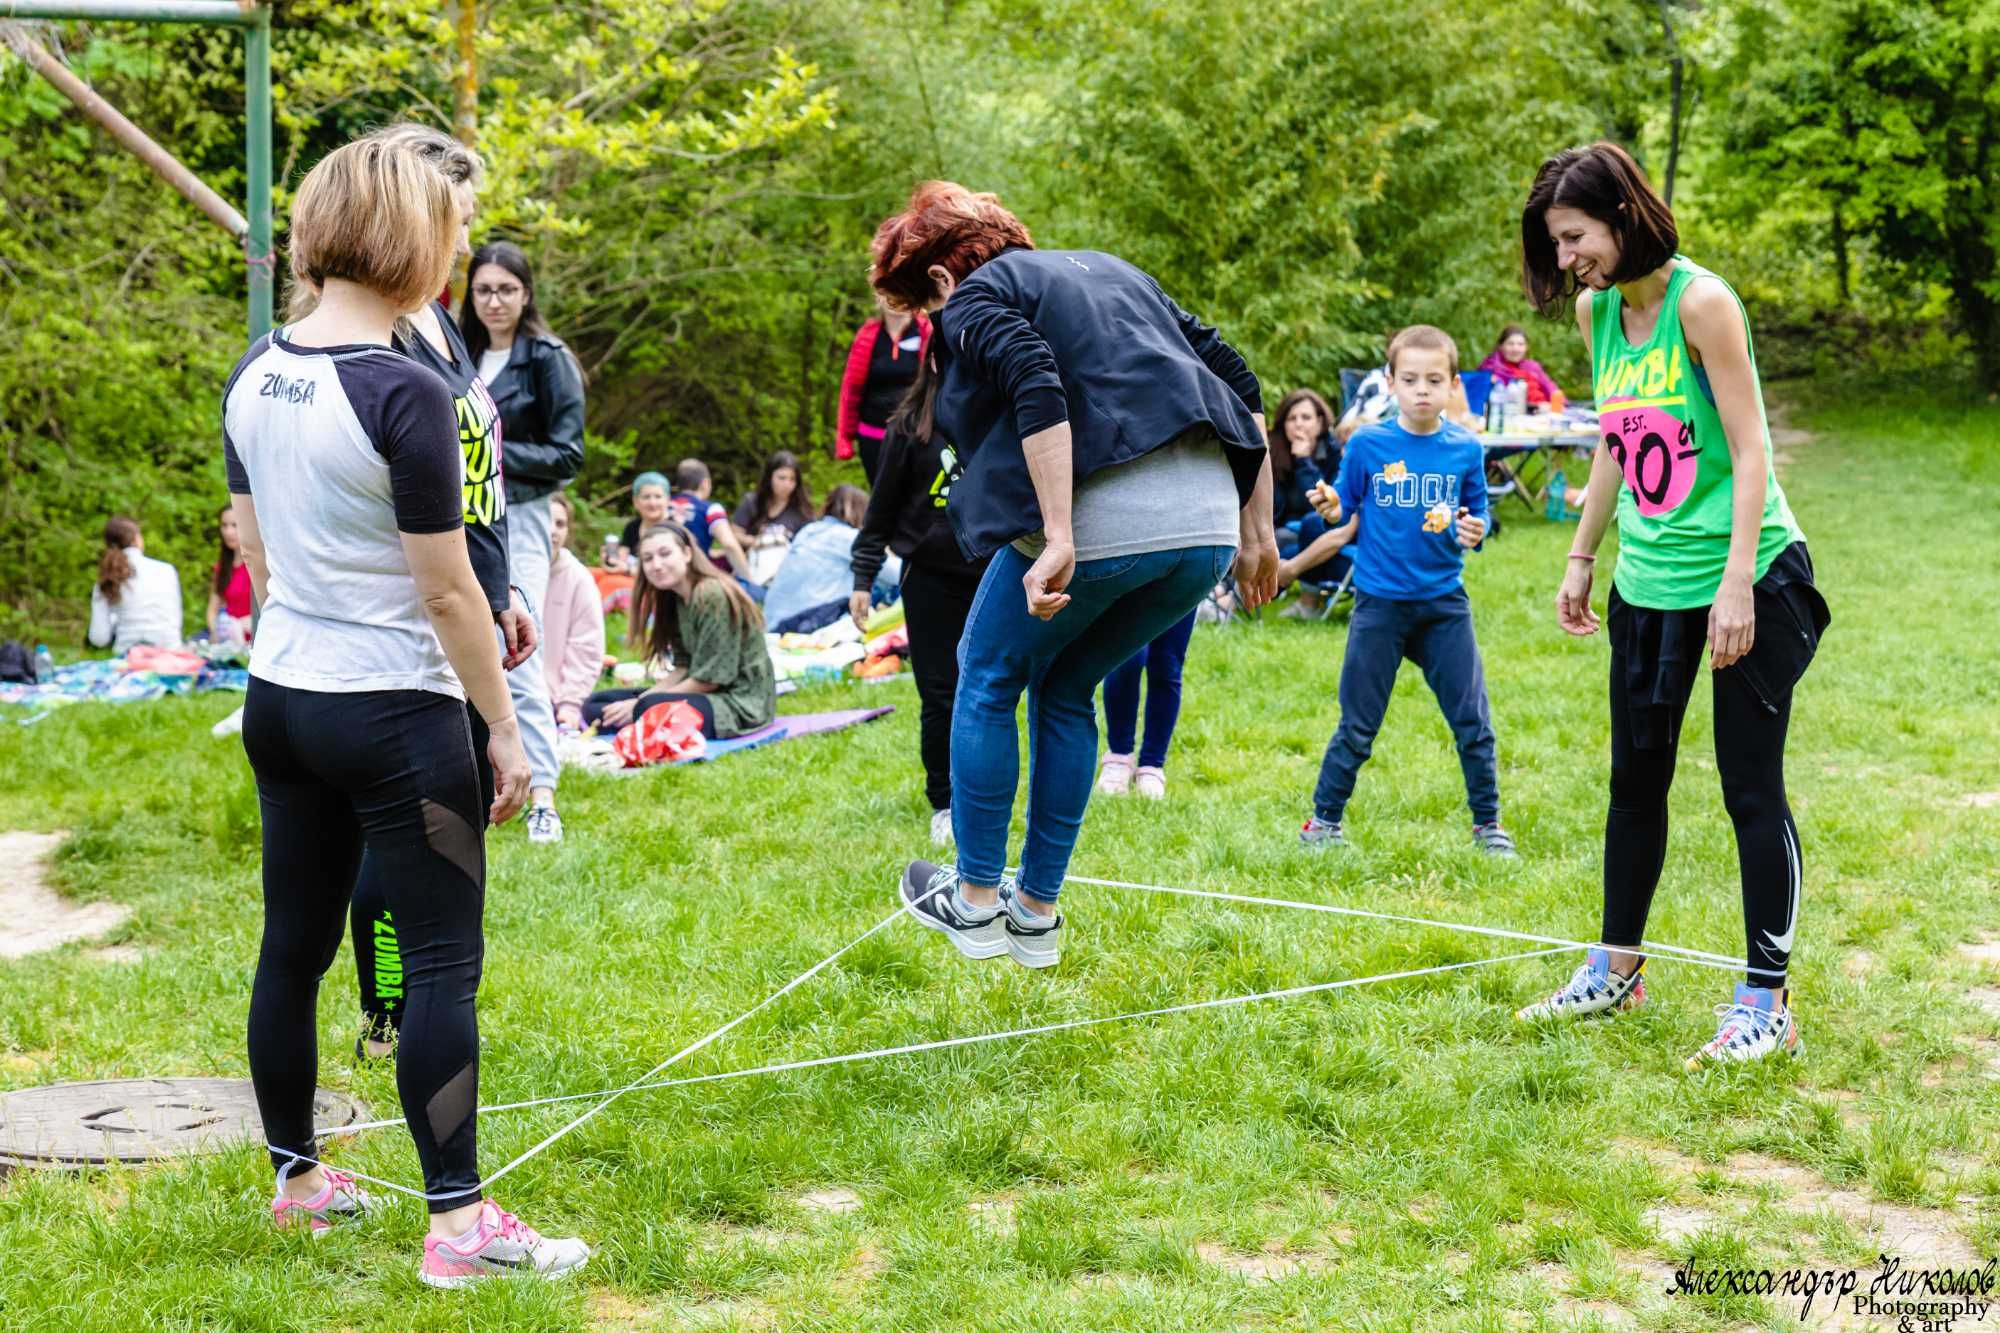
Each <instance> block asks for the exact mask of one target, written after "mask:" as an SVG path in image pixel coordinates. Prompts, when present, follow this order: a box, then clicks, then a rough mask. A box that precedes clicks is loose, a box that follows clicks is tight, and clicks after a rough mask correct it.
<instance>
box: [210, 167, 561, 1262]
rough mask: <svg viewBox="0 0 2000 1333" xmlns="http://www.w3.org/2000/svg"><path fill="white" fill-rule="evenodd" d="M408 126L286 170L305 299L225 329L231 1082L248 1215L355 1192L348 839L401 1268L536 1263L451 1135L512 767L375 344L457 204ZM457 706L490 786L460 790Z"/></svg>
mask: <svg viewBox="0 0 2000 1333" xmlns="http://www.w3.org/2000/svg"><path fill="white" fill-rule="evenodd" d="M456 203H457V201H456V200H455V199H454V198H453V194H452V189H451V185H450V183H449V182H448V181H446V180H445V178H444V177H443V176H442V175H441V174H440V173H439V172H438V171H437V170H436V168H435V167H434V166H433V165H432V164H431V163H429V162H427V161H426V160H425V159H424V158H423V156H422V155H421V154H419V153H418V152H416V151H415V150H413V149H411V148H410V147H408V146H407V145H401V144H396V143H392V142H382V141H379V140H374V141H371V140H362V141H360V142H357V143H352V144H348V145H346V146H345V147H342V148H338V149H335V150H334V151H333V152H332V153H329V154H328V155H327V156H326V157H325V158H324V159H322V160H321V161H320V163H319V164H318V165H317V166H315V167H314V168H313V169H312V171H311V172H309V173H307V175H306V178H305V180H304V181H303V182H302V183H301V184H300V186H299V190H298V194H297V196H296V198H295V200H294V202H293V206H292V215H291V220H290V222H291V229H290V230H291V267H292V274H293V276H294V278H295V279H297V280H298V281H300V282H303V283H309V284H311V286H312V287H313V288H314V289H315V290H316V291H317V293H318V302H317V305H316V306H315V308H314V309H313V311H312V313H311V314H309V315H307V316H306V317H305V318H304V319H301V320H299V321H298V322H297V323H295V324H292V325H290V326H288V327H286V328H282V329H279V330H276V331H274V332H272V333H271V334H268V335H267V336H265V337H263V338H260V339H258V340H257V342H256V343H254V344H252V346H251V348H250V350H249V351H248V352H247V353H245V355H244V357H243V359H242V361H241V362H239V363H238V365H237V367H236V370H235V372H234V373H233V374H232V375H231V376H230V379H229V384H228V387H227V389H226V390H225V392H224V396H223V457H224V466H225V470H226V472H227V475H228V478H229V493H230V504H231V506H232V507H233V508H234V510H235V512H236V518H237V524H238V528H239V540H240V544H241V547H242V551H243V558H244V562H245V563H246V564H247V565H248V566H249V569H250V578H251V582H252V584H253V586H254V587H255V589H256V592H257V594H258V600H259V602H260V603H261V605H262V606H263V617H262V620H261V621H260V623H259V628H258V635H257V642H256V645H255V647H254V649H253V650H252V653H251V660H250V688H249V693H248V695H247V697H246V698H245V701H244V719H243V743H244V749H245V750H246V751H247V752H248V755H249V758H250V765H251V769H252V771H253V773H254V774H255V777H256V782H257V793H258V801H259V805H260V808H261V812H262V822H263V884H264V935H263V943H262V946H261V949H260V951H259V954H258V960H257V974H256V980H255V983H254V985H253V988H252V991H251V997H250V1023H249V1057H250V1076H251V1082H252V1084H253V1086H254V1088H255V1090H256V1095H257V1105H258V1110H259V1113H260V1115H261V1117H262V1120H263V1124H264V1132H265V1137H266V1140H267V1142H268V1144H269V1147H270V1151H271V1161H272V1164H273V1165H274V1166H275V1167H276V1169H277V1175H278V1182H277V1194H276V1197H275V1198H274V1199H273V1200H272V1204H271V1213H272V1217H273V1219H274V1220H275V1221H276V1222H277V1223H278V1224H279V1225H281V1226H285V1225H303V1226H306V1227H308V1228H310V1229H311V1230H312V1231H315V1232H319V1231H323V1230H326V1229H327V1228H329V1227H332V1226H334V1225H337V1224H339V1223H342V1222H345V1221H349V1220H352V1219H355V1218H358V1217H360V1216H362V1215H364V1214H365V1213H366V1212H368V1211H369V1208H370V1200H369V1198H368V1195H367V1194H366V1193H365V1192H364V1191H362V1190H361V1189H360V1187H359V1186H358V1184H357V1183H356V1180H355V1178H354V1177H353V1176H352V1175H350V1174H348V1173H345V1172H341V1171H337V1170H334V1169H332V1168H330V1167H327V1166H326V1165H325V1164H324V1163H323V1162H321V1161H320V1160H319V1147H318V1144H317V1142H316V1140H315V1137H314V1131H313V1092H314V1088H315V1085H316V1083H317V1074H318V1068H317V1067H318V1023H317V1021H316V1003H315V1002H316V997H317V995H318V991H319V982H320V978H321V976H322V975H324V973H325V971H326V969H327V967H328V965H329V964H330V963H331V962H332V960H333V957H334V954H335V952H336V951H337V950H338V948H339V945H340V936H341V933H342V928H343V926H344V925H345V924H346V918H347V908H348V899H349V896H350V895H351V894H352V892H353V890H354V884H355V877H356V873H357V871H358V870H359V868H360V864H361V860H362V856H363V854H364V852H365V853H366V855H367V857H368V858H369V860H370V861H371V862H372V863H373V865H374V866H375V868H376V873H378V874H379V875H380V876H381V882H382V883H383V885H384V886H385V889H386V892H387V895H388V898H389V901H390V904H391V905H392V907H393V908H394V910H395V913H396V921H397V925H398V929H399V931H400V934H401V936H402V944H403V958H404V959H405V960H406V961H407V966H406V967H405V969H404V972H405V975H404V977H403V991H404V996H405V1000H406V1005H407V1012H406V1014H405V1016H404V1021H403V1027H402V1046H401V1049H400V1051H399V1053H398V1058H397V1061H396V1083H397V1090H398V1092H399V1093H400V1095H401V1099H402V1103H403V1111H404V1114H405V1116H406V1117H407V1118H408V1119H407V1123H408V1127H409V1132H410V1136H411V1138H412V1139H413V1140H414V1141H415V1143H416V1148H417V1156H418V1159H419V1161H420V1162H421V1163H422V1166H423V1176H424V1189H425V1198H426V1200H427V1202H428V1203H429V1205H430V1227H429V1234H428V1236H427V1237H426V1239H425V1241H424V1252H423V1259H422V1261H421V1263H420V1265H419V1268H418V1274H419V1277H420V1278H421V1279H422V1280H423V1281H424V1282H425V1283H427V1284H429V1285H432V1286H439V1287H456V1286H463V1285H466V1284H468V1283H472V1282H477V1281H481V1280H483V1279H485V1278H489V1277H495V1276H500V1275H503V1274H509V1275H527V1276H541V1277H554V1276H559V1275H561V1274H563V1273H566V1272H569V1271H571V1270H573V1269H575V1268H577V1267H579V1266H581V1265H582V1264H583V1263H584V1261H585V1260H586V1259H587V1258H588V1256H589V1251H588V1249H587V1248H586V1247H585V1246H584V1245H583V1243H582V1242H581V1241H575V1240H548V1239H544V1238H543V1237H542V1236H540V1235H539V1234H537V1233H536V1232H535V1231H533V1230H532V1229H530V1228H528V1227H526V1226H523V1225H522V1224H521V1223H520V1222H519V1221H517V1220H516V1219H515V1218H514V1217H513V1216H512V1215H511V1214H509V1213H507V1212H505V1211H504V1210H502V1209H501V1208H500V1207H499V1206H498V1205H497V1204H495V1203H494V1202H493V1201H492V1200H490V1199H486V1198H484V1197H483V1189H482V1186H481V1181H480V1175H479V1168H478V1151H477V1134H478V1116H477V1113H476V1112H477V1107H478V1101H479V1032H478V1019H477V1014H476V1008H475V999H474V997H475V996H476V994H477V992H478V987H479V975H480V963H481V955H482V950H483V941H482V936H481V916H482V914H483V910H484V902H485V881H486V850H485V823H486V820H487V819H488V818H491V819H492V820H494V821H496V822H499V821H504V820H506V819H508V818H510V817H511V816H513V815H514V814H515V813H516V812H517V811H518V810H519V809H520V808H521V804H522V802H523V800H524V799H525V797H526V794H527V793H526V788H527V782H528V771H527V760H526V757H525V755H524V754H523V751H522V748H521V739H520V731H519V727H518V725H517V724H516V723H515V721H514V717H513V713H512V710H511V708H510V707H509V704H508V696H507V682H506V678H505V675H504V673H503V672H502V669H501V661H500V649H499V645H498V643H497V642H496V637H495V635H494V630H493V608H492V607H491V605H490V603H489V599H488V597H487V596H486V594H485V592H484V591H483V590H482V589H481V587H480V584H479V580H478V577H477V576H476V575H475V573H474V571H473V567H472V562H471V560H470V559H469V557H468V556H467V553H466V539H465V522H464V509H465V496H466V492H465V475H466V473H465V459H464V455H463V454H462V453H461V451H460V448H459V435H460V430H459V426H460V423H459V421H458V419H457V416H456V412H455V410H454V406H453V401H452V394H451V391H450V389H449V388H447V387H446V385H445V384H444V382H443V381H442V380H440V379H439V377H438V376H437V375H436V374H435V373H434V372H433V371H431V370H429V369H427V368H426V367H424V366H423V365H421V364H419V363H418V362H416V361H415V360H412V359H411V358H409V357H406V356H402V355H398V354H397V352H396V351H395V350H394V349H393V348H392V346H391V344H392V341H393V339H394V337H395V326H396V322H397V320H398V319H399V318H400V317H404V316H407V315H408V314H409V313H410V312H411V311H414V310H418V309H420V308H421V307H422V306H423V305H424V303H425V302H426V301H427V300H428V299H429V298H430V297H431V296H432V294H434V293H435V292H437V291H438V290H439V289H440V288H442V287H443V285H444V283H445V279H446V277H447V276H448V275H449V273H450V269H451V265H452V260H453V255H454V252H455V250H456V248H457V240H458V235H459V232H460V230H461V227H462V215H461V213H460V210H459V209H458V208H457V207H456ZM468 700H469V701H470V702H471V703H472V705H473V706H475V707H476V708H477V709H478V710H479V712H480V714H481V716H483V717H484V718H485V719H486V727H487V739H486V745H485V748H486V751H487V755H488V758H489V760H490V762H491V763H492V766H493V771H494V774H495V779H496V787H497V790H496V794H495V796H494V797H493V799H492V801H491V803H490V805H486V806H485V808H483V809H482V805H484V804H485V803H484V802H482V799H481V792H480V786H479V776H478V772H477V769H476V767H475V765H474V762H473V738H472V731H471V726H470V722H469V720H468V718H467V715H466V704H467V702H468Z"/></svg>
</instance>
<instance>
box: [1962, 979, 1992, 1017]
mask: <svg viewBox="0 0 2000 1333" xmlns="http://www.w3.org/2000/svg"><path fill="white" fill-rule="evenodd" d="M1965 998H1966V999H1968V1000H1970V1001H1972V1002H1973V1003H1974V1004H1976V1005H1978V1006H1979V1007H1980V1008H1981V1009H1984V1010H1985V1011H1986V1012H1987V1013H1989V1014H1991V1015H1993V1016H1994V1017H1995V1018H2000V986H1974V987H1973V988H1972V989H1971V990H1969V991H1967V992H1966V993H1965Z"/></svg>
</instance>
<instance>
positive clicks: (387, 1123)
mask: <svg viewBox="0 0 2000 1333" xmlns="http://www.w3.org/2000/svg"><path fill="white" fill-rule="evenodd" d="M902 915H903V909H902V908H900V907H899V908H897V909H896V910H895V911H893V912H891V913H889V915H887V916H885V917H883V918H882V919H881V920H880V921H877V922H876V923H875V924H874V925H872V926H870V927H869V928H868V929H867V930H864V931H863V932H861V934H859V935H856V936H855V937H854V938H853V939H851V940H849V941H848V942H847V943H845V944H843V945H841V946H840V947H839V948H838V949H835V950H834V951H833V952H832V953H830V954H828V955H827V956H826V957H824V958H822V959H820V960H819V961H818V962H817V963H814V964H813V965H812V966H811V967H809V968H807V969H806V970H805V971H803V972H801V973H799V974H798V975H797V976H795V977H793V978H792V979H791V980H790V981H788V982H786V983H785V984H784V985H782V986H780V987H778V989H776V990H774V991H772V992H771V993H770V994H769V995H766V996H765V997H764V998H763V999H762V1000H759V1001H758V1002H757V1003H756V1004H755V1005H753V1006H752V1007H750V1008H749V1009H746V1010H744V1011H743V1012H742V1013H740V1014H738V1015H737V1016H736V1017H734V1018H732V1019H730V1020H729V1021H728V1022H727V1023H724V1024H723V1025H722V1026H721V1027H719V1028H717V1029H715V1031H713V1032H711V1033H709V1034H708V1035H707V1036H705V1037H702V1038H701V1039H699V1040H697V1041H695V1042H692V1043H690V1044H689V1045H687V1046H684V1047H682V1048H681V1049H680V1050H678V1051H676V1052H675V1053H674V1054H672V1055H670V1056H668V1057H667V1058H666V1059H664V1060H662V1061H660V1063H658V1064H656V1065H654V1066H653V1067H652V1068H651V1069H649V1070H647V1071H646V1072H645V1073H643V1074H641V1075H640V1076H639V1077H638V1078H636V1079H634V1080H633V1081H632V1082H630V1083H628V1084H626V1085H625V1086H624V1087H622V1088H611V1089H607V1090H605V1091H602V1092H594V1093H589V1094H587V1095H588V1096H591V1097H602V1098H603V1099H604V1100H603V1102H602V1104H600V1105H598V1106H594V1107H592V1108H591V1109H590V1110H588V1111H586V1112H584V1113H583V1114H582V1115H580V1116H578V1117H577V1118H576V1119H574V1120H572V1121H571V1122H570V1123H569V1124H567V1125H564V1126H563V1127H562V1128H561V1129H559V1130H557V1131H556V1132H555V1133H553V1134H551V1135H549V1136H548V1137H547V1138H545V1139H543V1140H542V1141H541V1142H540V1143H537V1144H536V1145H535V1146H534V1147H532V1148H530V1149H528V1151H526V1152H524V1153H522V1154H521V1155H520V1156H519V1157H516V1158H515V1159H514V1160H513V1161H511V1162H509V1163H507V1165H505V1166H503V1167H501V1168H500V1169H499V1170H498V1171H496V1172H494V1173H493V1174H492V1175H490V1176H487V1177H486V1178H485V1179H484V1180H483V1181H481V1182H480V1188H481V1189H482V1190H483V1189H485V1188H486V1187H488V1186H490V1185H492V1184H493V1182H494V1181H496V1180H498V1179H500V1177H502V1176H504V1175H506V1174H507V1173H508V1172H509V1171H512V1170H513V1169H514V1168H515V1167H517V1166H519V1165H521V1164H522V1163H523V1162H525V1161H527V1160H528V1159H529V1158H531V1157H533V1156H535V1155H536V1154H537V1153H539V1152H541V1151H542V1150H543V1149H545V1148H547V1147H548V1146H549V1145H550V1144H552V1143H554V1142H555V1141H556V1140H557V1139H560V1138H561V1137H562V1136H563V1135H565V1134H567V1133H569V1132H570V1131H571V1130H573V1129H576V1128H578V1127H579V1126H581V1125H582V1124H584V1122H586V1121H588V1120H590V1119H591V1118H592V1117H594V1116H595V1115H597V1113H598V1112H600V1111H602V1110H603V1109H604V1108H605V1107H606V1106H609V1105H611V1103H613V1102H615V1101H617V1100H618V1099H619V1098H620V1097H623V1096H624V1095H625V1094H626V1093H628V1092H631V1091H634V1090H635V1089H637V1088H638V1087H639V1086H640V1085H641V1084H643V1083H645V1082H646V1081H647V1080H648V1079H651V1078H653V1077H654V1076H655V1075H657V1074H658V1073H659V1072H660V1071H661V1070H663V1069H666V1068H668V1067H670V1066H672V1065H674V1064H677V1063H679V1062H680V1061H682V1060H685V1059H686V1058H687V1057H688V1056H690V1055H693V1054H694V1053H695V1052H696V1051H699V1050H701V1049H702V1048H703V1047H705V1046H708V1045H710V1044H712V1043H714V1042H716V1041H719V1040H721V1039H722V1038H723V1037H726V1036H728V1035H729V1033H730V1032H731V1031H733V1030H734V1029H736V1028H737V1027H740V1026H741V1025H742V1024H744V1023H746V1022H748V1021H749V1020H750V1019H751V1018H753V1017H754V1016H756V1015H757V1014H758V1013H760V1012H761V1011H763V1010H764V1009H765V1008H766V1007H768V1006H770V1005H771V1004H774V1003H776V1002H777V1001H778V1000H780V999H782V998H783V997H784V996H786V995H789V994H790V993H791V992H792V991H794V990H796V989H798V988H799V987H800V986H802V985H804V984H805V983H806V982H807V981H810V980H811V979H812V978H813V977H816V976H818V975H819V974H820V973H821V972H823V971H825V970H826V969H827V968H828V967H831V966H832V965H833V964H834V963H835V962H837V961H838V960H839V959H840V957H841V956H842V955H843V954H845V953H847V952H848V951H849V950H851V949H853V948H854V947H855V946H857V945H859V944H860V943H861V942H862V941H864V940H866V939H868V938H870V937H871V936H873V935H875V934H876V933H878V932H879V931H881V930H883V929H884V928H886V927H887V926H888V925H889V924H890V923H892V922H893V921H895V920H896V918H898V917H900V916H902ZM571 1100H576V1101H581V1100H583V1098H581V1097H577V1098H572V1099H571ZM490 1109H492V1108H490V1107H484V1106H482V1107H479V1108H478V1109H477V1110H475V1111H474V1113H473V1114H475V1115H478V1114H483V1113H484V1112H485V1111H487V1110H490ZM408 1123H409V1120H408V1118H407V1117H403V1118H399V1119H394V1120H370V1121H364V1122H363V1123H361V1124H358V1125H334V1126H330V1127H328V1128H326V1129H321V1130H318V1131H316V1135H317V1134H340V1133H349V1134H352V1133H357V1132H359V1131H361V1130H364V1129H388V1128H390V1127H391V1126H394V1125H406V1124H408ZM266 1146H267V1147H269V1148H270V1149H271V1151H273V1152H281V1153H285V1154H287V1155H288V1156H289V1157H291V1158H292V1160H293V1162H294V1164H296V1163H298V1162H316V1161H317V1159H315V1158H311V1157H306V1156H304V1155H302V1154H299V1153H295V1152H292V1151H291V1150H290V1149H289V1148H280V1147H278V1146H277V1145H276V1144H266ZM322 1165H323V1163H322ZM336 1169H339V1168H336ZM347 1174H348V1175H351V1176H354V1177H356V1178H357V1179H360V1180H367V1181H370V1182H372V1183H374V1184H377V1185H385V1186H387V1187H388V1188H390V1189H393V1190H399V1191H401V1192H402V1193H404V1194H408V1195H411V1196H412V1197H415V1198H419V1199H423V1200H425V1201H426V1202H435V1201H437V1200H440V1199H453V1198H457V1197H459V1194H460V1193H462V1191H454V1192H453V1193H451V1194H425V1193H424V1192H422V1191H421V1190H412V1189H409V1188H407V1187H405V1186H402V1185H396V1184H392V1183H391V1182H389V1181H386V1180H379V1179H377V1178H376V1177H374V1176H364V1175H361V1173H360V1172H358V1171H349V1172H347Z"/></svg>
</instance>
